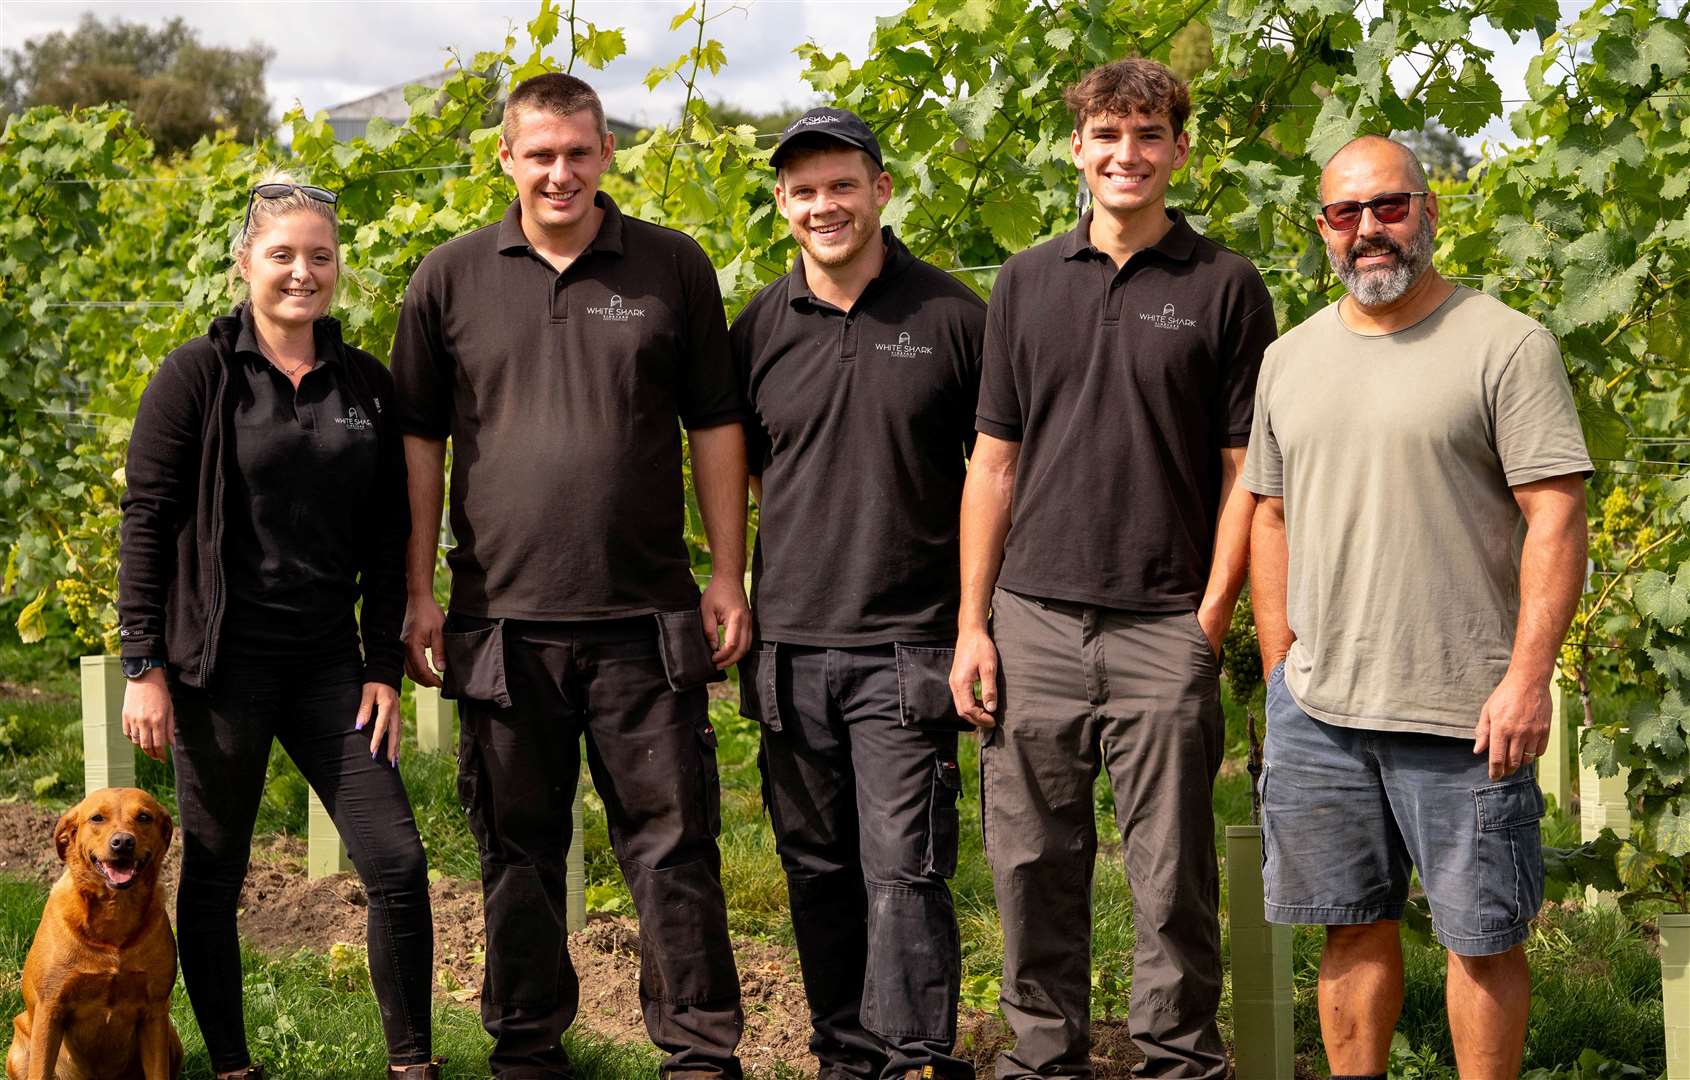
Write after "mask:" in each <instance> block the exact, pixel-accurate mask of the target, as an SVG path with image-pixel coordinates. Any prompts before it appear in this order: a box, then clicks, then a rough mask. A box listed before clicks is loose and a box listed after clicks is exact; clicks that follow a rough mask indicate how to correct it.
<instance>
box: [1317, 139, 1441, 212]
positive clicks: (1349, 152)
mask: <svg viewBox="0 0 1690 1080" xmlns="http://www.w3.org/2000/svg"><path fill="white" fill-rule="evenodd" d="M1360 176H1368V177H1374V178H1380V179H1384V178H1388V177H1392V176H1396V177H1398V178H1399V179H1398V181H1397V183H1396V184H1395V186H1394V187H1392V186H1387V187H1383V188H1380V189H1379V190H1380V191H1390V190H1395V191H1425V190H1426V168H1425V166H1423V165H1421V164H1420V158H1419V157H1418V156H1416V155H1415V153H1414V151H1413V150H1411V149H1409V148H1408V147H1407V146H1405V145H1403V144H1402V143H1400V142H1397V141H1396V140H1395V139H1387V138H1386V137H1385V136H1383V135H1359V136H1357V137H1356V138H1354V139H1351V140H1350V141H1349V142H1347V143H1345V144H1344V145H1343V147H1342V148H1340V149H1339V151H1338V152H1337V153H1336V154H1333V155H1332V156H1331V157H1329V158H1327V159H1326V165H1325V166H1324V167H1323V168H1322V169H1321V170H1320V195H1321V201H1323V202H1324V201H1326V200H1327V199H1329V198H1362V199H1366V198H1371V195H1359V196H1357V195H1338V196H1334V195H1332V194H1331V189H1332V186H1333V180H1334V179H1335V178H1338V177H1343V178H1345V179H1350V180H1354V179H1357V178H1359V177H1360ZM1346 186H1347V185H1346ZM1375 194H1376V192H1375Z"/></svg>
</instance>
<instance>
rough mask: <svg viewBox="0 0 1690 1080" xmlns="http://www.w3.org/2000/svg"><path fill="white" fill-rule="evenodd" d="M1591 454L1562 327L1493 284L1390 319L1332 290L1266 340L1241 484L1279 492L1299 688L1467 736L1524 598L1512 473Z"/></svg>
mask: <svg viewBox="0 0 1690 1080" xmlns="http://www.w3.org/2000/svg"><path fill="white" fill-rule="evenodd" d="M1590 468H1591V466H1590V458H1589V456H1588V455H1587V454H1586V452H1585V447H1584V436H1583V434H1582V433H1581V431H1580V430H1579V421H1578V413H1577V410H1576V409H1575V408H1574V406H1573V397H1572V391H1571V388H1570V387H1569V386H1568V384H1567V373H1566V370H1565V368H1563V367H1562V364H1561V353H1560V350H1559V349H1558V348H1557V347H1556V344H1555V339H1554V338H1553V337H1551V336H1550V334H1549V332H1548V331H1546V330H1544V329H1543V327H1541V326H1540V325H1538V324H1537V323H1536V322H1535V321H1533V320H1532V319H1530V318H1529V317H1527V316H1525V315H1522V314H1520V313H1519V312H1517V311H1514V310H1513V309H1512V308H1509V307H1508V306H1507V305H1505V304H1503V303H1502V302H1501V301H1498V300H1496V299H1493V298H1492V297H1490V296H1487V295H1485V294H1484V293H1481V292H1475V291H1473V290H1472V289H1466V288H1457V289H1456V290H1455V292H1454V293H1453V294H1452V295H1451V296H1450V297H1449V299H1448V300H1446V301H1444V303H1443V304H1441V305H1440V306H1439V307H1438V308H1437V310H1435V311H1433V312H1432V313H1431V314H1430V315H1428V316H1427V317H1426V318H1424V319H1422V320H1421V321H1420V322H1418V323H1416V324H1415V325H1414V326H1411V327H1409V328H1407V329H1405V330H1399V331H1397V332H1396V333H1393V334H1381V335H1368V334H1360V333H1357V332H1356V331H1354V330H1351V329H1350V328H1349V327H1348V326H1347V325H1345V323H1344V321H1343V320H1342V319H1341V318H1340V317H1339V315H1338V305H1337V304H1332V305H1331V306H1329V307H1327V308H1325V309H1324V310H1322V311H1320V312H1319V313H1318V314H1316V315H1314V316H1313V317H1311V318H1310V319H1309V320H1308V321H1306V322H1304V323H1303V324H1302V325H1301V326H1298V327H1297V328H1296V329H1294V330H1292V331H1291V332H1290V333H1288V334H1286V335H1285V336H1284V337H1282V338H1280V339H1279V340H1278V341H1277V342H1275V343H1274V344H1273V345H1271V346H1269V347H1268V350H1267V354H1266V356H1265V358H1264V359H1263V362H1262V372H1261V377H1260V381H1259V382H1258V385H1257V388H1256V409H1255V426H1254V429H1253V430H1252V432H1251V436H1250V448H1249V452H1248V456H1247V458H1246V461H1245V465H1244V485H1245V487H1247V488H1249V489H1250V490H1251V491H1253V492H1255V493H1256V494H1258V495H1267V496H1283V497H1284V499H1285V529H1286V540H1287V543H1288V545H1289V548H1290V576H1289V579H1288V582H1287V594H1288V595H1287V604H1288V610H1287V614H1288V616H1289V621H1290V624H1291V630H1292V632H1293V633H1295V634H1296V636H1297V640H1296V643H1295V644H1294V645H1292V647H1291V653H1290V655H1289V656H1288V657H1287V658H1286V662H1285V685H1286V687H1287V688H1288V689H1289V690H1290V691H1291V694H1292V696H1293V697H1294V698H1295V699H1296V701H1297V703H1298V704H1299V705H1301V706H1302V707H1303V708H1304V710H1306V711H1307V712H1308V713H1309V714H1310V715H1312V716H1314V717H1316V718H1318V719H1321V720H1324V721H1326V722H1328V723H1332V724H1339V725H1342V726H1344V727H1354V728H1368V729H1372V730H1377V731H1418V732H1427V733H1430V734H1436V735H1450V736H1456V737H1460V738H1471V737H1472V735H1473V726H1474V724H1476V723H1477V722H1478V718H1479V711H1480V710H1481V709H1482V708H1483V706H1484V703H1485V700H1486V699H1487V698H1489V696H1490V694H1491V692H1492V691H1493V690H1495V689H1496V685H1497V684H1498V683H1499V682H1501V681H1502V677H1503V675H1504V674H1505V673H1506V672H1507V670H1508V659H1509V654H1510V652H1511V650H1512V648H1513V643H1514V624H1515V618H1516V616H1517V615H1518V612H1519V607H1520V546H1521V541H1522V540H1523V539H1524V536H1525V528H1524V518H1523V517H1522V515H1521V513H1520V510H1519V507H1518V505H1517V504H1516V503H1515V501H1514V496H1513V494H1512V492H1511V491H1510V490H1509V489H1510V488H1511V487H1514V486H1517V485H1520V484H1527V483H1530V482H1532V481H1534V480H1544V479H1547V478H1549V477H1554V476H1566V475H1569V474H1572V473H1584V474H1588V473H1589V472H1590Z"/></svg>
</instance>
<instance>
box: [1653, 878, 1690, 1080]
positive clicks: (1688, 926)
mask: <svg viewBox="0 0 1690 1080" xmlns="http://www.w3.org/2000/svg"><path fill="white" fill-rule="evenodd" d="M1660 930H1661V1003H1662V1005H1663V1006H1664V1013H1665V1020H1666V1036H1667V1072H1666V1075H1667V1080H1690V914H1686V913H1684V912H1676V913H1673V914H1668V915H1662V916H1661V917H1660Z"/></svg>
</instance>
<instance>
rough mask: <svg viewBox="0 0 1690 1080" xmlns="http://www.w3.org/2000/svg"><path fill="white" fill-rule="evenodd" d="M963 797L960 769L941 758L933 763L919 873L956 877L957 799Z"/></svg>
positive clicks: (958, 819) (958, 830) (958, 823)
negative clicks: (925, 834)
mask: <svg viewBox="0 0 1690 1080" xmlns="http://www.w3.org/2000/svg"><path fill="white" fill-rule="evenodd" d="M961 797H962V770H961V769H959V768H958V767H957V763H956V762H954V761H946V760H945V759H943V758H940V759H939V760H937V761H935V762H934V763H933V792H932V794H931V796H930V797H929V798H928V800H927V851H926V852H925V853H924V855H923V857H922V860H921V872H922V873H924V874H936V875H938V876H939V877H944V878H948V877H952V876H954V875H955V874H956V858H957V843H958V833H959V832H960V831H961V822H960V818H961V814H960V812H959V811H958V810H957V800H958V799H960V798H961Z"/></svg>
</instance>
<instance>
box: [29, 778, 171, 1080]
mask: <svg viewBox="0 0 1690 1080" xmlns="http://www.w3.org/2000/svg"><path fill="white" fill-rule="evenodd" d="M170 828H171V826H170V815H169V814H167V813H165V811H164V807H162V806H160V805H159V804H158V800H157V799H154V798H153V797H152V796H151V795H148V794H147V793H146V792H144V791H141V790H139V789H137V788H104V789H102V790H100V791H96V792H94V794H92V795H90V796H88V797H87V798H86V799H83V800H82V801H81V802H80V803H78V804H77V805H76V806H74V807H72V808H71V809H69V810H66V811H65V814H64V816H63V817H61V818H60V819H59V824H58V826H57V827H56V828H55V829H54V830H53V840H54V842H55V843H56V844H57V845H58V848H59V858H60V859H61V860H63V861H64V864H65V872H64V873H63V874H62V875H60V876H59V880H58V882H57V883H55V884H54V885H53V891H52V894H51V895H50V896H48V898H47V908H46V910H45V911H43V912H42V913H41V925H40V926H39V927H37V928H36V931H35V943H34V944H33V945H31V946H30V947H29V959H28V960H26V961H24V966H23V1012H22V1013H20V1014H19V1015H18V1017H17V1019H15V1020H14V1021H12V1049H11V1052H10V1053H8V1054H7V1055H6V1075H7V1076H8V1077H10V1080H176V1077H177V1076H178V1075H180V1074H181V1072H182V1040H181V1039H179V1038H177V1036H176V1029H175V1028H174V1027H172V1026H171V1023H170V988H171V986H172V985H174V984H175V982H176V939H175V938H174V937H172V936H171V933H170V920H169V919H168V918H166V917H165V914H164V896H163V890H161V889H160V888H159V887H158V875H159V869H160V867H161V866H162V865H163V863H164V857H165V854H166V852H168V851H169V850H170Z"/></svg>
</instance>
